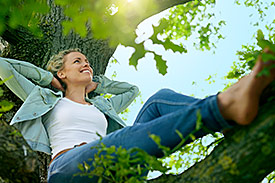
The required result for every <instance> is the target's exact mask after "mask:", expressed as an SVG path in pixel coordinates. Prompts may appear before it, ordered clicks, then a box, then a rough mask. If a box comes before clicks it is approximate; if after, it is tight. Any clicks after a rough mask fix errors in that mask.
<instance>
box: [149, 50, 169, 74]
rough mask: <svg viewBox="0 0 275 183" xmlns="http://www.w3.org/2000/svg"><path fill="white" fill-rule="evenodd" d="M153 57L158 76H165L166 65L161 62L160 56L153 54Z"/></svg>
mask: <svg viewBox="0 0 275 183" xmlns="http://www.w3.org/2000/svg"><path fill="white" fill-rule="evenodd" d="M153 54H154V55H155V57H154V58H155V60H156V66H157V69H158V71H159V73H160V74H162V75H165V74H166V73H167V68H168V67H167V65H166V61H165V60H163V58H162V56H160V55H157V54H156V53H153Z"/></svg>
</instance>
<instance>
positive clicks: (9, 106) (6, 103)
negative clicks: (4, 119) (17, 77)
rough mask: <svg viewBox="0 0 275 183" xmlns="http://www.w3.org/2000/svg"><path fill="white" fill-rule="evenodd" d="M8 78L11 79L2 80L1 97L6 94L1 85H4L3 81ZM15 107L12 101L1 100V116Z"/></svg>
mask: <svg viewBox="0 0 275 183" xmlns="http://www.w3.org/2000/svg"><path fill="white" fill-rule="evenodd" d="M8 79H11V78H7V79H5V80H4V81H0V99H1V98H2V97H3V95H4V91H3V89H2V88H1V85H3V83H4V82H5V81H7V80H8ZM12 108H13V103H12V102H9V101H7V100H2V99H1V100H0V118H1V116H2V115H3V113H4V112H7V111H9V110H11V109H12Z"/></svg>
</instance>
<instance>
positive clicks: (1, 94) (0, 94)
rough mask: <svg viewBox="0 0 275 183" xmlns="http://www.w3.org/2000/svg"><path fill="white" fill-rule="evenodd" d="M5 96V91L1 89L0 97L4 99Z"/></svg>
mask: <svg viewBox="0 0 275 183" xmlns="http://www.w3.org/2000/svg"><path fill="white" fill-rule="evenodd" d="M3 94H4V90H3V89H2V88H0V97H2V96H3Z"/></svg>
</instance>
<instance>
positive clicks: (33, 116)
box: [0, 49, 275, 183]
mask: <svg viewBox="0 0 275 183" xmlns="http://www.w3.org/2000/svg"><path fill="white" fill-rule="evenodd" d="M263 67H264V64H263V62H262V61H261V60H260V59H259V60H258V62H257V64H256V65H255V67H254V68H253V72H252V73H251V74H250V75H248V76H246V77H244V78H243V79H241V80H240V81H239V82H238V83H236V84H235V85H233V86H232V87H231V88H229V89H228V90H226V91H225V92H223V93H219V94H217V95H213V96H210V97H207V98H205V99H202V100H200V99H196V98H192V97H187V96H184V95H181V94H178V93H175V92H173V91H172V90H168V89H162V90H160V91H159V92H157V93H156V94H154V95H153V96H152V97H150V98H149V99H148V101H147V102H146V103H145V104H144V106H143V107H142V109H141V110H140V112H139V114H138V116H137V118H136V120H135V122H134V124H133V126H128V127H125V124H124V122H123V121H122V120H121V119H120V118H119V117H118V115H117V114H118V113H120V112H121V111H123V110H124V109H125V108H126V107H127V106H128V105H129V104H130V103H131V102H132V101H133V100H134V98H135V97H136V95H137V93H138V88H137V87H136V86H134V85H130V84H128V83H125V82H117V81H111V80H109V79H108V78H106V77H104V76H98V77H95V78H94V79H95V80H96V81H97V82H94V81H93V70H92V68H91V67H90V65H89V62H88V60H87V58H86V57H85V55H83V54H82V53H81V52H79V50H74V49H72V50H65V51H63V52H60V53H59V54H58V55H55V56H54V57H53V58H52V59H51V60H50V61H49V63H48V70H49V71H50V72H49V71H45V70H43V69H41V68H38V67H35V66H34V65H32V64H30V63H27V62H22V61H17V60H13V59H6V58H1V60H0V76H1V78H2V79H5V78H8V77H10V76H11V75H13V76H14V77H13V78H12V79H10V80H8V81H7V82H5V84H6V85H7V86H8V87H9V88H10V89H11V91H13V92H14V93H15V94H16V95H17V96H18V97H19V98H20V99H22V100H23V101H24V103H23V105H22V107H21V108H20V109H19V110H18V111H17V113H16V114H15V116H14V118H13V119H12V121H11V124H12V125H14V126H16V127H17V128H18V129H19V130H20V131H21V133H22V134H23V136H24V138H25V139H26V141H27V142H28V143H29V144H30V146H31V148H32V149H33V150H37V151H42V152H45V153H52V159H53V160H52V161H51V163H50V166H49V172H48V182H49V183H52V182H89V181H91V179H89V178H88V177H81V176H73V175H74V174H75V173H78V172H80V170H79V169H78V164H79V163H81V162H83V161H86V162H88V163H90V164H92V162H91V161H87V160H88V159H89V158H91V157H92V156H93V154H95V153H96V151H97V150H96V149H91V147H94V146H96V145H97V144H98V143H99V141H100V142H102V143H104V144H105V145H106V146H112V145H114V146H116V147H120V146H122V147H123V148H126V149H130V148H133V147H138V148H141V149H143V150H144V151H146V152H147V153H149V154H151V155H154V156H157V157H161V156H162V151H161V150H160V149H159V148H158V146H157V145H156V144H155V142H154V141H152V139H151V138H150V137H149V136H148V134H155V135H157V136H159V137H160V138H161V140H162V145H164V146H168V147H170V148H173V147H175V146H176V145H177V144H178V143H179V142H180V141H181V139H180V137H179V136H178V135H177V133H176V130H178V131H180V132H181V133H182V135H183V136H184V137H186V136H188V134H190V133H191V132H192V131H193V130H194V129H195V126H196V121H197V111H198V110H199V111H200V114H201V117H202V122H203V125H204V126H205V127H206V128H208V129H210V130H212V131H221V130H223V129H226V128H230V127H231V126H232V125H234V124H239V125H247V124H249V123H251V121H252V120H253V119H254V118H255V116H256V114H257V111H258V102H259V97H260V94H261V93H262V91H263V89H264V88H265V87H266V86H267V85H268V84H269V83H270V82H272V81H273V80H274V79H275V71H274V69H273V70H272V72H271V75H269V76H268V77H266V76H262V77H256V75H257V74H258V73H259V72H260V71H261V70H262V69H263ZM48 85H52V86H53V87H55V88H57V89H59V90H61V91H58V92H54V91H53V90H50V89H48V88H46V86H48ZM62 91H63V92H64V94H63V92H62ZM90 92H95V93H99V94H100V93H110V94H113V95H114V96H113V97H112V98H110V99H104V98H103V97H102V96H97V97H93V98H88V97H87V94H88V93H90ZM122 127H124V128H122ZM121 128H122V129H121ZM118 129H119V130H118ZM97 134H99V135H100V136H102V139H101V140H99V136H98V135H97ZM205 134H206V132H204V131H203V130H200V131H198V132H196V134H195V136H196V137H201V136H203V135H205Z"/></svg>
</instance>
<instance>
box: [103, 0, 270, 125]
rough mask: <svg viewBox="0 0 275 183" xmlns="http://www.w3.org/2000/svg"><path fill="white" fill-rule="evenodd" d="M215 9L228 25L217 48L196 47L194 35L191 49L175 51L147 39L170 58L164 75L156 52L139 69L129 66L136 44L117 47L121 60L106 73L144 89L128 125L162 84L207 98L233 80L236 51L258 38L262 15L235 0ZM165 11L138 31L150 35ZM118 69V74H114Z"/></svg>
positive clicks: (118, 59) (165, 56)
mask: <svg viewBox="0 0 275 183" xmlns="http://www.w3.org/2000/svg"><path fill="white" fill-rule="evenodd" d="M212 11H214V12H215V15H216V19H217V20H220V19H222V20H225V21H226V26H224V27H223V28H222V34H223V36H224V37H225V39H223V40H219V42H218V43H217V44H216V46H217V48H216V49H214V50H211V51H199V50H196V49H195V48H194V47H192V45H191V43H192V40H191V39H194V38H192V37H191V39H189V40H187V42H186V41H185V42H183V44H186V45H187V48H188V52H187V53H183V54H180V53H178V52H177V53H173V52H172V51H171V50H170V51H165V50H164V49H163V48H160V47H157V46H153V45H152V43H151V42H150V41H147V42H146V43H145V45H146V47H150V48H154V49H155V50H156V51H157V52H158V53H159V52H161V54H162V55H163V57H164V59H166V60H167V65H168V69H167V74H166V75H164V76H163V75H161V74H159V73H158V70H157V69H156V66H155V65H156V64H155V61H154V59H153V55H151V54H147V55H146V56H145V57H144V58H142V59H140V60H139V62H138V66H137V70H136V69H135V68H134V67H133V66H129V58H130V57H131V54H132V53H133V51H134V50H133V48H129V47H127V48H126V47H124V46H119V47H118V48H117V50H116V52H115V53H114V55H113V57H114V58H115V59H116V60H117V61H118V63H116V64H112V63H110V64H109V65H108V67H107V71H106V74H105V75H106V76H107V77H110V78H113V79H114V80H118V81H126V82H129V83H132V84H135V85H137V86H138V87H139V89H140V92H141V97H138V98H137V101H136V103H133V104H132V105H131V106H130V108H129V109H130V112H129V113H128V114H127V116H126V118H127V121H126V123H127V124H128V125H131V124H132V123H133V121H134V119H135V117H136V115H137V113H138V111H139V110H140V108H141V106H142V103H141V101H143V102H145V101H146V100H147V99H148V98H149V97H150V96H151V95H152V94H154V93H155V92H157V91H158V90H159V89H161V88H170V89H173V90H175V91H177V92H180V93H183V94H185V95H192V96H195V97H198V98H203V97H205V96H209V95H213V94H216V93H217V92H218V91H221V90H222V89H223V88H224V87H225V84H226V83H228V82H229V81H228V80H227V81H226V80H224V79H223V78H224V76H225V75H226V73H227V72H229V71H230V68H231V66H232V64H233V61H237V60H238V56H236V52H237V51H238V50H241V48H242V45H243V44H244V45H246V44H250V43H252V42H254V41H255V38H254V39H253V35H254V34H255V32H256V31H257V29H259V27H255V26H253V25H252V24H251V21H252V20H253V19H257V18H258V16H257V13H256V10H255V9H253V8H246V7H244V6H237V5H236V4H234V1H221V0H217V3H216V5H215V8H214V9H213V10H212ZM163 14H165V12H164V13H162V14H161V15H157V16H154V17H152V18H150V19H148V20H146V21H144V22H142V23H141V24H140V25H139V26H138V31H139V32H145V34H146V35H149V36H150V35H151V34H152V26H151V25H152V23H154V24H157V22H158V19H159V18H160V17H161V16H162V15H163ZM251 14H253V16H252V17H250V15H251ZM269 14H270V17H272V18H273V17H274V13H269ZM178 42H180V41H178ZM213 51H215V53H213ZM114 72H115V73H116V77H112V75H113V74H114ZM210 75H212V76H213V78H214V80H215V83H212V84H209V81H205V80H206V79H207V78H208V77H209V76H210Z"/></svg>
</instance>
